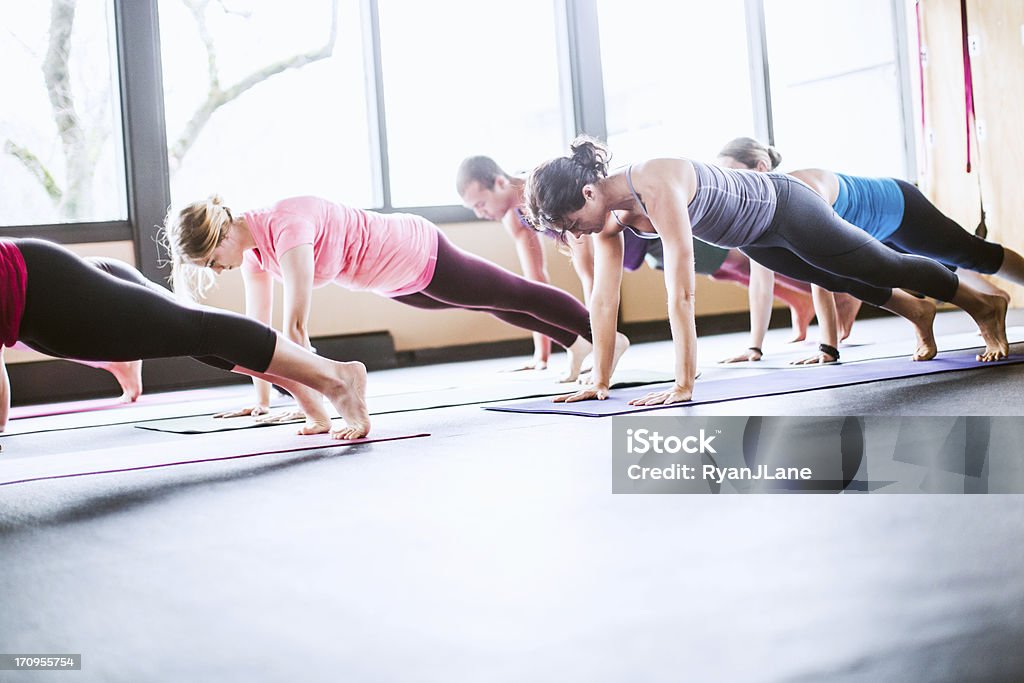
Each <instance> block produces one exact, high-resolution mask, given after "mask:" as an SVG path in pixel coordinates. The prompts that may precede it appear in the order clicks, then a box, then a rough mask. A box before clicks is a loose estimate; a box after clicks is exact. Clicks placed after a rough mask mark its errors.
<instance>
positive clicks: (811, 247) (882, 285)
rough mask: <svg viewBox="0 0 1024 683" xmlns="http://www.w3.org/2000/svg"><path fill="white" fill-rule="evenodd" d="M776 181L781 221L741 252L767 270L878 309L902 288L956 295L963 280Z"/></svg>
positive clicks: (944, 297)
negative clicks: (893, 291)
mask: <svg viewBox="0 0 1024 683" xmlns="http://www.w3.org/2000/svg"><path fill="white" fill-rule="evenodd" d="M771 180H772V183H773V184H774V185H775V191H776V193H777V194H778V205H777V207H776V209H775V217H774V218H773V219H772V222H771V225H769V226H768V229H767V230H766V231H765V232H764V234H763V235H761V236H760V237H758V238H757V239H756V240H755V241H753V242H752V243H750V244H747V245H745V246H743V247H741V248H740V251H742V252H743V253H744V254H746V255H747V256H749V257H750V258H752V259H753V260H755V261H757V262H758V263H760V264H761V265H763V266H766V267H767V268H770V269H772V270H774V271H776V272H778V273H782V274H783V275H788V276H790V277H792V278H796V279H797V280H803V281H805V282H811V283H813V284H816V285H819V286H821V287H824V288H825V289H827V290H829V291H832V292H846V293H848V294H852V295H853V296H855V297H857V298H858V299H860V300H861V301H865V302H867V303H869V304H872V305H874V306H881V305H883V304H885V303H886V302H887V301H888V300H889V299H890V298H891V297H892V290H893V289H896V288H902V289H908V290H910V291H913V292H919V293H921V294H924V295H926V296H930V297H932V298H935V299H939V300H940V301H950V300H952V299H953V297H954V296H955V295H956V290H957V287H958V286H959V279H958V278H957V276H956V275H955V274H954V273H951V272H950V271H949V270H948V269H947V268H944V267H943V266H941V265H940V264H939V263H937V262H935V261H933V260H931V259H930V258H925V257H924V256H914V255H911V254H901V253H899V252H897V251H895V250H893V249H890V248H889V247H887V246H885V245H884V244H882V243H881V242H879V241H878V240H876V239H875V238H874V237H871V236H870V235H868V234H867V233H865V232H864V231H863V230H860V229H859V228H856V227H854V226H852V225H850V224H849V223H847V222H846V221H844V220H843V219H842V218H840V217H839V215H838V214H836V212H835V211H833V210H832V207H831V206H829V205H828V202H826V201H825V200H824V199H822V198H821V197H819V196H818V195H817V194H815V193H814V191H813V190H811V189H810V188H809V187H807V186H806V185H804V184H803V183H801V182H800V181H798V180H795V179H793V178H789V177H786V176H778V175H773V176H771Z"/></svg>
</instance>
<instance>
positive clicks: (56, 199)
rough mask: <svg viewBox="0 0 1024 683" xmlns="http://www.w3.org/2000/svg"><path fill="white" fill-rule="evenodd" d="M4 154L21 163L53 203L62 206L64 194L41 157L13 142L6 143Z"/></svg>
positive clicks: (7, 141)
mask: <svg viewBox="0 0 1024 683" xmlns="http://www.w3.org/2000/svg"><path fill="white" fill-rule="evenodd" d="M4 154H10V155H11V156H13V157H14V158H15V159H17V160H18V161H20V162H21V165H22V166H24V167H25V168H26V169H27V170H28V172H29V173H31V174H32V175H33V176H34V177H35V179H36V180H38V181H39V183H40V184H41V185H42V186H43V189H44V190H46V194H47V195H48V196H49V197H50V199H51V200H53V203H54V204H60V201H61V199H63V197H64V193H63V192H62V191H61V189H60V187H59V186H58V185H57V181H56V180H54V179H53V176H52V175H50V171H48V170H47V168H46V166H45V165H44V164H43V162H42V161H40V160H39V157H37V156H36V155H35V154H33V153H32V152H30V151H29V150H28V149H26V148H25V147H22V146H21V145H19V144H17V143H16V142H14V141H13V140H6V141H4Z"/></svg>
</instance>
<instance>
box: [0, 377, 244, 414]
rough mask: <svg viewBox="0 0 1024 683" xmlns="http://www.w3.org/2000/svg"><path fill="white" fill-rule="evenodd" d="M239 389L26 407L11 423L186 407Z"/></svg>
mask: <svg viewBox="0 0 1024 683" xmlns="http://www.w3.org/2000/svg"><path fill="white" fill-rule="evenodd" d="M238 389H239V385H234V386H230V387H217V388H210V389H191V390H188V391H165V392H161V393H154V394H145V393H144V394H143V395H142V396H140V397H139V398H138V400H137V401H135V402H134V403H121V402H120V401H118V399H117V398H116V397H110V398H94V399H89V400H85V401H65V402H61V403H40V404H36V405H30V406H15V407H13V408H11V415H10V419H11V420H24V419H27V418H31V417H50V416H53V415H67V414H70V413H87V412H93V411H97V410H130V409H132V408H142V407H146V406H152V405H167V404H171V403H186V402H189V401H197V400H204V399H210V398H216V397H217V396H218V395H221V396H224V397H230V396H232V395H235V394H237V393H238Z"/></svg>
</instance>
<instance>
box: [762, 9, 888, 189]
mask: <svg viewBox="0 0 1024 683" xmlns="http://www.w3.org/2000/svg"><path fill="white" fill-rule="evenodd" d="M893 23H894V22H893V3H892V2H891V1H890V0H765V24H766V33H767V41H768V63H769V65H770V68H771V99H772V112H773V116H774V129H775V145H776V147H777V148H778V149H779V151H780V152H781V153H782V157H783V163H784V165H785V167H786V168H788V169H796V168H805V167H824V168H830V169H835V170H837V171H844V172H849V173H860V174H864V175H888V176H896V177H903V176H904V175H905V174H906V154H905V151H904V150H905V147H904V138H903V136H904V125H903V124H904V121H903V114H902V111H903V110H902V100H901V97H902V94H901V92H900V86H899V83H900V79H899V73H898V64H897V59H896V37H895V31H894V27H893Z"/></svg>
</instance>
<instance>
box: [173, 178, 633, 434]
mask: <svg viewBox="0 0 1024 683" xmlns="http://www.w3.org/2000/svg"><path fill="white" fill-rule="evenodd" d="M165 232H166V237H167V244H168V247H169V249H170V252H171V257H172V264H173V266H174V269H175V283H176V284H175V286H176V288H177V287H182V286H184V287H187V288H188V289H189V290H190V291H191V292H192V293H194V294H201V293H202V292H203V291H204V290H205V289H206V287H207V286H208V285H209V284H210V276H211V273H210V270H212V271H213V272H215V273H220V272H221V271H223V270H230V269H232V268H242V276H243V279H244V281H245V289H246V312H247V313H248V314H249V315H251V316H253V317H255V318H257V319H258V320H260V321H261V322H264V323H269V322H270V312H271V303H272V291H273V289H272V280H274V279H277V280H281V281H283V282H284V289H285V297H286V301H285V322H284V330H283V331H284V333H285V334H286V335H287V336H288V337H289V338H290V339H292V341H295V342H296V343H299V344H302V345H305V346H307V347H308V346H309V336H308V332H307V321H308V319H309V309H310V305H311V300H312V290H313V288H314V287H319V286H322V285H326V284H329V283H332V282H333V283H335V284H338V285H341V286H343V287H346V288H348V289H354V290H368V291H373V292H376V293H378V294H381V295H383V296H386V297H390V298H392V299H394V300H395V301H400V302H402V303H404V304H408V305H410V306H415V307H417V308H426V309H445V308H464V309H469V310H478V311H484V312H487V313H490V314H491V315H493V316H495V317H497V318H499V319H501V320H504V321H505V322H507V323H509V324H512V325H516V326H517V327H522V328H524V329H527V330H531V331H533V332H539V333H541V334H544V335H546V336H548V337H550V338H551V339H553V340H554V341H555V342H556V343H558V344H560V345H561V346H563V347H565V348H566V350H567V351H568V352H569V371H568V373H567V375H566V376H565V377H564V378H563V379H564V381H573V380H575V379H576V378H577V377H578V376H579V373H580V368H581V366H582V364H583V359H584V358H585V357H586V356H587V355H588V354H589V353H590V351H591V348H592V346H591V342H590V339H591V334H590V320H589V314H588V312H587V309H586V308H585V307H584V306H583V305H582V304H581V303H580V302H579V301H577V300H576V299H575V298H573V297H572V296H570V295H569V294H567V293H566V292H563V291H562V290H560V289H557V288H555V287H551V286H549V285H544V284H540V283H537V282H531V281H529V280H527V279H526V278H523V277H520V276H519V275H516V274H515V273H512V272H511V271H508V270H505V269H504V268H501V267H500V266H497V265H495V264H493V263H491V262H490V261H487V260H485V259H482V258H480V257H478V256H475V255H473V254H470V253H468V252H466V251H463V250H462V249H459V248H458V247H456V246H455V245H454V244H452V243H451V242H450V241H449V240H448V238H447V237H445V236H444V234H443V233H442V232H441V231H440V230H439V229H438V228H437V226H435V225H434V224H433V223H431V222H430V221H428V220H426V219H424V218H421V217H419V216H415V215H412V214H403V213H394V214H380V213H375V212H373V211H363V210H360V209H354V208H351V207H347V206H342V205H340V204H335V203H334V202H330V201H327V200H326V199H321V198H319V197H293V198H290V199H284V200H282V201H279V202H277V203H276V204H274V205H273V206H271V207H269V208H265V209H258V210H254V211H248V212H245V213H241V212H238V213H233V212H232V211H231V210H230V209H229V208H228V207H226V206H224V205H223V204H222V202H221V200H220V198H219V197H211V198H209V199H207V200H205V201H199V202H194V203H192V204H190V205H188V206H187V207H185V208H184V209H182V210H181V211H180V212H179V213H178V214H177V215H175V216H172V217H170V219H169V220H168V221H167V225H166V226H165ZM195 266H199V267H200V268H196V267H195ZM628 345H629V342H628V341H627V340H626V338H625V336H623V335H622V334H619V335H618V344H617V350H618V355H621V353H622V352H623V351H625V349H626V347H627V346H628ZM257 400H258V403H257V405H256V406H254V407H253V408H247V409H245V410H243V411H238V413H240V414H253V413H256V414H261V413H265V412H267V410H268V405H269V400H270V390H269V387H265V386H263V385H261V384H260V383H257Z"/></svg>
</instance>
